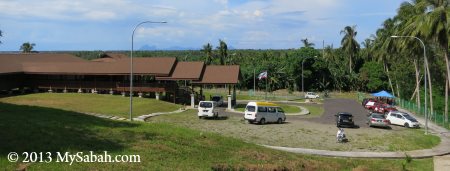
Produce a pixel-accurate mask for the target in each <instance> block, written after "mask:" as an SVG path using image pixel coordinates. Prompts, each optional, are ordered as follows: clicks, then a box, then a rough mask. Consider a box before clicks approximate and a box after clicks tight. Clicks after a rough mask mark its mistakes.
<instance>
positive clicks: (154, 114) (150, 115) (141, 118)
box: [133, 109, 187, 122]
mask: <svg viewBox="0 0 450 171" xmlns="http://www.w3.org/2000/svg"><path fill="white" fill-rule="evenodd" d="M186 110H187V109H178V110H176V111H172V112H157V113H151V114H147V115H141V116H138V117H136V118H133V120H135V121H142V122H144V121H145V120H146V119H147V118H150V117H153V116H159V115H167V114H175V113H181V112H184V111H186Z"/></svg>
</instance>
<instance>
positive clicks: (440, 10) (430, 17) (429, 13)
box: [420, 0, 450, 122]
mask: <svg viewBox="0 0 450 171" xmlns="http://www.w3.org/2000/svg"><path fill="white" fill-rule="evenodd" d="M422 3H424V4H423V5H424V6H426V7H428V8H427V10H426V11H425V13H424V15H425V23H424V24H422V25H421V28H420V29H421V30H424V31H425V33H424V35H425V36H427V37H428V38H429V39H433V40H435V41H436V42H437V44H438V45H439V46H440V48H441V50H442V53H443V54H444V55H443V57H444V60H445V64H446V67H445V68H446V70H447V77H446V80H445V84H449V81H450V63H449V56H448V45H449V42H448V41H449V40H448V36H449V26H448V25H447V24H448V22H447V20H448V19H449V14H450V13H449V11H448V10H449V7H450V6H449V3H450V2H449V1H448V0H424V1H422ZM427 72H429V71H427ZM430 89H431V87H430ZM430 92H431V90H430ZM430 96H432V95H430ZM430 105H432V104H431V102H430ZM431 110H433V107H432V106H431ZM444 114H445V122H448V91H446V93H445V111H444Z"/></svg>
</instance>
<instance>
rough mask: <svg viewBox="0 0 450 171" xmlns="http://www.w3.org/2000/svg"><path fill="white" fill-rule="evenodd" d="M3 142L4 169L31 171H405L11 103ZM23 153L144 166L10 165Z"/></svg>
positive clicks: (427, 165)
mask: <svg viewBox="0 0 450 171" xmlns="http://www.w3.org/2000/svg"><path fill="white" fill-rule="evenodd" d="M58 95H60V94H58ZM40 96H42V95H40ZM49 96H52V95H49ZM3 100H4V99H2V101H3ZM40 103H43V102H40ZM55 103H56V102H55ZM111 106H112V105H109V107H111ZM0 137H1V141H0V147H1V148H0V166H1V168H2V169H3V170H15V169H16V168H18V167H23V166H25V165H27V167H28V169H29V170H212V169H224V170H231V169H234V170H353V169H356V170H379V169H383V170H401V169H402V163H404V161H405V160H404V159H400V160H391V159H353V158H332V157H319V156H311V155H297V154H292V153H286V152H281V151H275V150H271V149H266V148H263V147H260V146H258V145H255V144H250V143H246V142H243V141H241V140H237V139H234V138H228V137H224V136H221V135H219V134H215V133H208V132H203V131H196V130H192V129H188V128H183V127H180V126H174V125H172V124H170V123H140V122H133V123H131V122H125V121H113V120H108V119H101V118H97V117H93V116H89V115H83V114H80V113H76V112H71V111H66V110H59V109H54V108H47V107H37V106H29V105H15V104H7V103H0ZM25 151H27V152H52V154H55V153H56V152H71V153H75V152H86V153H87V152H88V151H94V152H95V153H98V154H101V153H102V151H108V153H109V154H110V155H126V154H133V155H140V158H141V162H140V163H76V162H75V163H73V164H72V165H69V164H68V163H55V162H51V163H28V164H26V163H20V162H19V163H11V162H8V161H7V158H6V156H7V154H8V153H9V152H18V153H19V154H21V153H22V152H25ZM21 157H23V156H21ZM406 168H407V169H408V170H432V169H433V161H432V159H431V158H429V159H414V160H412V162H411V163H409V164H407V166H406Z"/></svg>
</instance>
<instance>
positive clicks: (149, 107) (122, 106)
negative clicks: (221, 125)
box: [0, 93, 181, 118]
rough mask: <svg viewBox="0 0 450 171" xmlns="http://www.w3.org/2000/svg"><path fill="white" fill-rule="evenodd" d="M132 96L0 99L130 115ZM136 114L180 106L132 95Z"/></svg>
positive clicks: (46, 95)
mask: <svg viewBox="0 0 450 171" xmlns="http://www.w3.org/2000/svg"><path fill="white" fill-rule="evenodd" d="M129 100H130V99H129V97H122V96H117V95H106V94H78V93H37V94H28V95H21V96H12V97H7V98H0V102H4V103H12V104H20V105H31V106H42V107H51V108H57V109H63V110H70V111H76V112H87V113H99V114H107V115H114V116H120V117H124V118H128V117H129V115H128V114H129V109H130V108H129V107H130V104H129ZM133 107H134V108H133V114H134V116H138V115H144V114H150V113H155V112H170V111H175V110H177V109H179V108H180V107H181V106H179V105H176V104H173V103H168V102H164V101H158V100H155V99H149V98H137V97H136V98H133Z"/></svg>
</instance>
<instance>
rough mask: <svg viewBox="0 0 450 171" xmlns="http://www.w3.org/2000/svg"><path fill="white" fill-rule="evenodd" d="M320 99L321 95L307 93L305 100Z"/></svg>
mask: <svg viewBox="0 0 450 171" xmlns="http://www.w3.org/2000/svg"><path fill="white" fill-rule="evenodd" d="M316 98H319V95H318V94H316V93H314V92H306V94H305V99H316Z"/></svg>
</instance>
